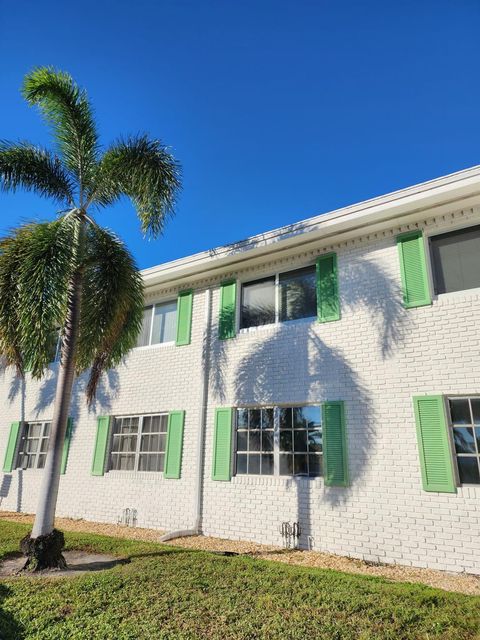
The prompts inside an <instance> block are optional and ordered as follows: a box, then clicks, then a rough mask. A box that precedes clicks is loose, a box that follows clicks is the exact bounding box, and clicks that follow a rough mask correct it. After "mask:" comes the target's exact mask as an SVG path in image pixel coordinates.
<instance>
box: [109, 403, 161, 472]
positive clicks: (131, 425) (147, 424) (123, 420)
mask: <svg viewBox="0 0 480 640" xmlns="http://www.w3.org/2000/svg"><path fill="white" fill-rule="evenodd" d="M167 427H168V414H166V413H162V414H157V415H149V416H126V417H118V418H115V419H114V422H113V430H112V446H111V451H110V469H112V470H117V471H163V469H164V465H165V448H166V443H167Z"/></svg>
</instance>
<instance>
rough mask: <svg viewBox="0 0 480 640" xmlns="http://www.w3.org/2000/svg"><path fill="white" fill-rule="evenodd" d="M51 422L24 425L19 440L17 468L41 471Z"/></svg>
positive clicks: (45, 455)
mask: <svg viewBox="0 0 480 640" xmlns="http://www.w3.org/2000/svg"><path fill="white" fill-rule="evenodd" d="M50 425H51V422H28V423H25V424H24V426H23V430H22V437H21V439H20V446H19V449H18V456H17V468H18V467H20V468H21V469H43V467H44V466H45V458H46V457H47V447H48V438H49V436H50Z"/></svg>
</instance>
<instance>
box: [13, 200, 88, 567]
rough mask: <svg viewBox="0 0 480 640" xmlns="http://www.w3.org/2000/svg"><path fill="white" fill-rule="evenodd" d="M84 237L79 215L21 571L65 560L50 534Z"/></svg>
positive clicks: (57, 537) (58, 537)
mask: <svg viewBox="0 0 480 640" xmlns="http://www.w3.org/2000/svg"><path fill="white" fill-rule="evenodd" d="M84 236H85V216H84V213H83V212H81V211H80V212H79V215H78V222H77V225H76V229H75V235H74V246H73V260H74V264H75V268H74V272H73V274H72V276H71V279H70V283H69V287H68V300H67V316H66V321H65V328H64V332H63V340H62V349H61V358H60V366H59V372H58V379H57V387H56V393H55V405H54V413H53V420H52V424H51V427H50V437H49V442H48V450H47V456H46V460H45V467H44V470H43V474H42V482H41V485H40V495H39V498H38V505H37V511H36V515H35V522H34V524H33V529H32V532H31V534H30V536H27V537H26V538H24V540H23V541H22V543H21V548H22V551H24V553H26V554H27V555H28V556H29V557H28V559H27V563H26V565H25V568H26V569H31V570H38V569H45V568H52V567H56V568H58V567H60V568H62V567H64V566H65V560H64V558H63V556H62V554H61V550H62V547H63V542H64V540H63V534H62V533H61V532H57V531H56V530H54V520H55V508H56V504H57V496H58V487H59V484H60V470H61V461H62V453H63V446H64V441H65V433H66V430H67V420H68V414H69V410H70V402H71V396H72V388H73V382H74V379H75V359H76V343H77V339H78V333H79V327H80V307H81V296H82V280H83V268H82V259H81V258H82V255H83V245H84V241H85V240H84ZM27 538H28V540H27Z"/></svg>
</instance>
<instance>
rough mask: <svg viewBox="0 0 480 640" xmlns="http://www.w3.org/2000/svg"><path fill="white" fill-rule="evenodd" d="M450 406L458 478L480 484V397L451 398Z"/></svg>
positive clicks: (468, 482)
mask: <svg viewBox="0 0 480 640" xmlns="http://www.w3.org/2000/svg"><path fill="white" fill-rule="evenodd" d="M448 405H449V409H450V429H451V432H452V439H453V444H454V448H455V460H456V463H457V469H458V478H459V480H460V482H461V483H462V484H480V397H468V398H449V400H448Z"/></svg>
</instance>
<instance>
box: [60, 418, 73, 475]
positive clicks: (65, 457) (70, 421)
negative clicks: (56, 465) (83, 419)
mask: <svg viewBox="0 0 480 640" xmlns="http://www.w3.org/2000/svg"><path fill="white" fill-rule="evenodd" d="M72 428H73V418H69V419H68V420H67V430H66V432H65V441H64V443H63V452H62V466H61V469H60V473H65V471H66V469H67V460H68V450H69V449H70V440H71V438H72Z"/></svg>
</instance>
